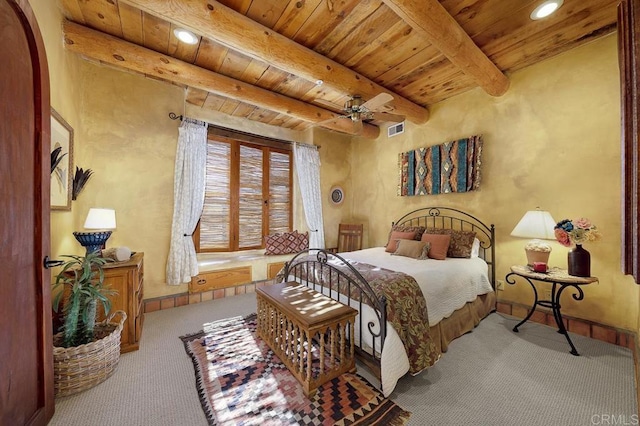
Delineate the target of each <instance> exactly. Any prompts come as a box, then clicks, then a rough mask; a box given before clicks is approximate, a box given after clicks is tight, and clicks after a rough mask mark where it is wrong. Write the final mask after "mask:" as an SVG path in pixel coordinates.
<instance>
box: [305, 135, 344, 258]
mask: <svg viewBox="0 0 640 426" xmlns="http://www.w3.org/2000/svg"><path fill="white" fill-rule="evenodd" d="M313 139H314V144H315V145H319V146H320V161H321V163H322V164H321V168H320V186H321V192H322V218H323V220H324V242H325V247H337V246H338V225H339V224H340V223H341V222H343V223H348V222H350V221H351V220H352V216H351V212H352V211H353V207H352V205H353V200H354V194H353V192H352V186H351V161H350V159H351V151H352V150H351V146H352V144H351V137H350V136H348V135H345V134H342V133H336V132H331V131H328V130H322V129H320V128H315V129H314V131H313ZM334 186H339V187H341V188H342V190H343V191H344V201H343V202H342V203H341V204H337V205H336V204H333V203H332V202H331V198H330V191H331V188H332V187H334Z"/></svg>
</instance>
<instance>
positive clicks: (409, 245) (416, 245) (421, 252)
mask: <svg viewBox="0 0 640 426" xmlns="http://www.w3.org/2000/svg"><path fill="white" fill-rule="evenodd" d="M430 248H431V244H429V243H427V242H426V241H415V240H398V248H397V249H396V251H395V252H393V253H391V254H392V255H394V256H405V257H411V258H414V259H418V260H424V259H427V258H428V257H429V249H430Z"/></svg>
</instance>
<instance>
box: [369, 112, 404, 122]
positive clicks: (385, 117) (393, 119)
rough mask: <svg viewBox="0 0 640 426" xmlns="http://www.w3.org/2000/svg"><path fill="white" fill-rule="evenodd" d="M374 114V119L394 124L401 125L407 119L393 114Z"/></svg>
mask: <svg viewBox="0 0 640 426" xmlns="http://www.w3.org/2000/svg"><path fill="white" fill-rule="evenodd" d="M372 114H373V119H374V120H379V121H390V122H394V123H400V122H401V121H404V119H405V117H404V115H398V114H391V113H388V112H374V113H372Z"/></svg>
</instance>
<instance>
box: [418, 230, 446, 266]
mask: <svg viewBox="0 0 640 426" xmlns="http://www.w3.org/2000/svg"><path fill="white" fill-rule="evenodd" d="M450 240H451V236H450V235H447V234H427V233H426V232H425V233H424V234H422V241H425V242H427V243H429V244H430V245H431V248H430V249H429V257H430V258H431V259H436V260H445V259H446V258H447V250H448V249H449V241H450Z"/></svg>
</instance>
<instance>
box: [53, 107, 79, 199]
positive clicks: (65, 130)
mask: <svg viewBox="0 0 640 426" xmlns="http://www.w3.org/2000/svg"><path fill="white" fill-rule="evenodd" d="M51 163H52V164H51V190H50V193H51V196H50V199H51V210H71V190H72V185H73V183H72V182H73V128H72V127H71V126H70V125H69V123H67V122H66V121H65V119H64V118H62V116H61V115H60V114H58V113H57V112H56V111H55V110H54V109H53V108H51Z"/></svg>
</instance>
